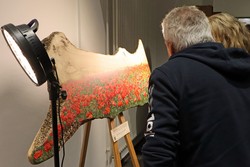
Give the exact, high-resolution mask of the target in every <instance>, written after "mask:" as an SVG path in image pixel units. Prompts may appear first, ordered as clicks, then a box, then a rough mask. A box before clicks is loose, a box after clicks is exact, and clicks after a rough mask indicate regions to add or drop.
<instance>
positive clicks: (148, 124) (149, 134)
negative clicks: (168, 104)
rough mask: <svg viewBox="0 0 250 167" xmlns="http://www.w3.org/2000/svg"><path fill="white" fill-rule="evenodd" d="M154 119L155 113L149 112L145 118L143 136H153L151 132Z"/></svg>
mask: <svg viewBox="0 0 250 167" xmlns="http://www.w3.org/2000/svg"><path fill="white" fill-rule="evenodd" d="M154 120H155V115H154V114H151V116H150V117H149V118H148V120H147V130H146V133H145V136H151V137H154V134H155V133H154V132H152V129H153V126H154Z"/></svg>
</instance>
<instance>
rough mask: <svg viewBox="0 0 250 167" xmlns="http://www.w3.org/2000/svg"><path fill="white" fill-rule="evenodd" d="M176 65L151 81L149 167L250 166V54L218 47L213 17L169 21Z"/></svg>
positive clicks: (191, 13)
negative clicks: (211, 25) (212, 32)
mask: <svg viewBox="0 0 250 167" xmlns="http://www.w3.org/2000/svg"><path fill="white" fill-rule="evenodd" d="M162 32H163V37H164V41H165V45H166V48H167V50H168V55H169V60H168V61H167V62H166V63H164V64H163V65H161V66H160V67H158V68H156V69H154V70H153V72H152V74H151V77H150V80H149V115H148V120H147V127H146V132H145V140H146V141H145V144H144V145H143V148H142V156H143V163H144V164H143V166H144V167H174V166H175V167H249V166H250V55H249V54H247V53H246V52H245V51H244V50H242V49H237V48H224V47H223V45H222V44H220V43H216V42H214V39H213V37H212V34H211V30H210V25H209V21H208V18H207V17H206V15H205V14H204V13H203V12H202V11H200V10H199V9H197V8H196V7H195V6H183V7H177V8H174V9H173V10H171V11H170V12H169V13H168V14H167V15H166V16H165V18H164V19H163V22H162Z"/></svg>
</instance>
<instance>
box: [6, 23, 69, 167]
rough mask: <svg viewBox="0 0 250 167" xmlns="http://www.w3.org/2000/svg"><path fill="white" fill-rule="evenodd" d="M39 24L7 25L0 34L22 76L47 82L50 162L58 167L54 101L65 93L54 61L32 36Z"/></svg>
mask: <svg viewBox="0 0 250 167" xmlns="http://www.w3.org/2000/svg"><path fill="white" fill-rule="evenodd" d="M38 26H39V23H38V21H37V20H36V19H33V20H31V21H30V22H29V23H28V24H27V25H26V24H22V25H18V26H14V25H13V24H11V23H10V24H7V25H4V26H2V27H1V30H2V34H3V36H4V38H5V40H6V42H7V44H8V46H9V47H10V49H11V51H12V53H13V54H14V56H15V58H16V60H17V61H18V63H19V64H20V65H21V67H22V68H23V70H24V71H25V73H26V74H27V75H28V77H29V78H30V79H31V81H32V82H33V83H34V84H35V85H36V86H40V85H42V84H43V83H45V82H46V81H47V83H48V92H49V98H50V100H51V106H52V129H53V142H54V163H55V167H59V146H58V130H57V100H58V99H59V96H60V95H62V98H66V92H65V91H62V90H61V87H60V84H59V81H58V77H57V75H56V68H55V61H54V60H50V58H49V56H48V54H47V52H46V50H45V48H44V46H43V44H42V42H41V41H40V40H39V38H38V37H37V36H36V34H35V32H36V31H37V30H38Z"/></svg>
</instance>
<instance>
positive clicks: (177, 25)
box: [161, 6, 214, 56]
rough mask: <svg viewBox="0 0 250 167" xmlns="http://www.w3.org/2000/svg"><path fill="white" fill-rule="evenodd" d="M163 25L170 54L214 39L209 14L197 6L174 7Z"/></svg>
mask: <svg viewBox="0 0 250 167" xmlns="http://www.w3.org/2000/svg"><path fill="white" fill-rule="evenodd" d="M161 25H162V33H163V37H164V40H165V44H166V46H167V49H168V54H169V56H171V55H172V54H174V53H176V52H179V51H180V50H182V49H185V48H187V47H189V46H191V45H194V44H198V43H204V42H210V41H214V39H213V37H212V34H211V28H210V24H209V21H208V18H207V16H206V15H205V13H204V12H202V11H201V10H199V9H198V8H196V7H195V6H183V7H177V8H174V9H173V10H171V11H170V12H169V13H168V14H167V15H166V16H165V18H164V19H163V21H162V24H161Z"/></svg>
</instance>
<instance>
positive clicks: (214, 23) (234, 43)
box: [208, 13, 250, 53]
mask: <svg viewBox="0 0 250 167" xmlns="http://www.w3.org/2000/svg"><path fill="white" fill-rule="evenodd" d="M208 19H209V22H210V25H211V30H212V35H213V37H214V39H215V41H217V42H221V43H222V44H223V45H224V47H226V48H228V47H234V48H242V49H244V50H246V51H247V52H248V53H250V31H249V30H248V29H247V27H246V26H245V25H244V23H242V22H240V21H239V20H238V19H237V18H235V17H234V16H232V15H230V14H228V13H218V14H214V15H212V16H210V17H209V18H208Z"/></svg>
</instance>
